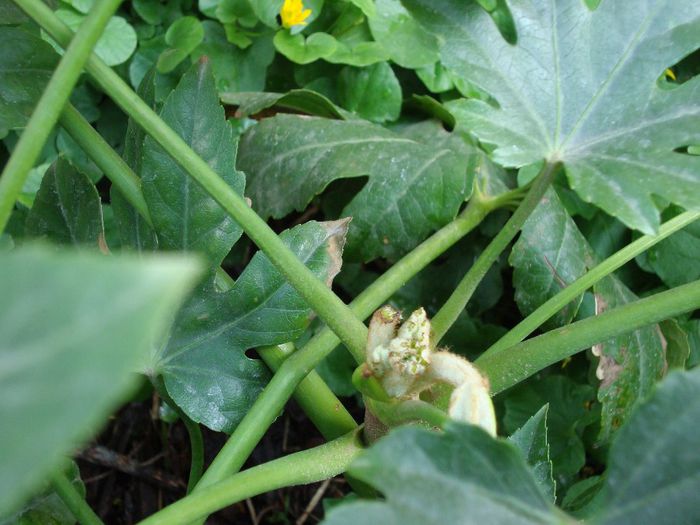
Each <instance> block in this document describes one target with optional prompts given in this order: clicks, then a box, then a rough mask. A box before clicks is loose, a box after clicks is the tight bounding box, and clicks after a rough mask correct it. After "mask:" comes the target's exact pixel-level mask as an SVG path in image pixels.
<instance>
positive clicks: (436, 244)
mask: <svg viewBox="0 0 700 525" xmlns="http://www.w3.org/2000/svg"><path fill="white" fill-rule="evenodd" d="M488 202H489V203H488V204H480V203H471V202H470V204H469V206H467V208H466V209H465V210H464V212H462V213H461V214H460V215H459V216H458V217H457V218H456V219H455V220H454V221H452V222H451V223H449V224H448V225H446V226H444V227H443V228H442V229H440V230H439V231H438V232H436V233H435V234H433V235H432V236H431V237H430V238H428V239H427V240H425V241H424V242H423V243H422V244H420V245H419V246H418V247H417V248H415V249H414V250H413V251H412V252H411V253H409V254H407V255H406V256H405V257H403V258H402V259H401V260H400V261H398V262H397V263H396V264H395V265H394V266H392V267H391V268H389V270H387V271H386V272H385V273H384V274H383V275H381V276H380V277H379V278H378V279H377V280H376V281H374V282H373V283H372V284H371V285H370V286H368V287H367V288H366V289H365V291H364V292H362V293H361V294H360V295H358V296H357V297H356V298H355V300H354V301H353V302H352V303H350V308H351V309H352V310H353V312H354V313H355V314H357V315H358V316H359V317H362V318H366V317H369V316H370V315H371V314H372V313H373V312H374V310H376V309H377V308H379V307H380V306H381V305H382V303H384V301H386V300H387V299H388V298H389V297H391V295H393V294H394V292H396V290H398V289H399V288H401V286H403V285H404V284H405V283H406V282H407V281H408V280H409V279H410V278H411V277H413V276H414V275H415V274H416V273H418V272H419V271H421V270H422V269H423V268H425V267H426V266H427V265H428V264H430V263H431V262H432V261H433V260H435V258H436V257H438V256H439V255H440V254H442V253H443V252H444V251H445V250H447V249H448V248H449V247H450V246H452V245H453V244H454V243H455V242H457V241H458V240H459V239H461V238H462V237H464V236H465V235H466V234H467V233H468V232H470V231H471V230H472V229H474V228H475V227H476V226H477V225H478V224H479V223H480V222H481V221H482V220H483V218H484V217H485V216H486V215H487V214H488V213H489V212H490V211H491V210H492V209H494V208H495V207H496V206H498V204H499V202H498V201H494V202H491V201H488ZM339 343H340V340H339V339H338V337H337V336H336V335H335V334H334V333H333V332H332V331H331V330H329V329H328V328H324V329H322V330H321V331H320V332H319V333H318V334H317V335H316V336H314V337H313V338H312V339H311V340H310V341H309V342H308V343H307V344H306V345H305V346H304V347H303V348H302V349H300V350H299V351H297V352H295V353H294V354H292V355H291V356H290V357H289V358H287V360H286V361H284V362H283V363H282V364H281V365H280V368H279V370H278V371H277V373H276V374H275V375H274V376H273V377H272V379H271V380H270V382H269V383H268V384H267V386H266V387H265V389H264V390H263V391H262V393H261V394H260V396H259V397H258V399H256V400H255V403H253V406H252V407H251V409H250V410H249V411H248V413H247V414H246V415H245V416H244V417H243V420H242V421H241V422H240V423H239V424H238V426H237V427H236V430H235V431H234V432H233V434H232V435H231V437H230V438H229V439H228V441H227V442H226V444H225V445H224V447H223V448H222V449H221V451H220V452H219V454H218V455H217V456H216V458H215V459H214V462H213V463H212V464H211V466H210V467H209V468H208V469H207V471H206V472H205V473H204V476H202V480H201V482H200V484H199V485H198V486H197V488H196V489H195V492H197V490H199V488H200V487H206V486H207V485H210V484H213V483H216V482H217V481H220V480H222V479H224V478H225V477H226V476H229V475H231V474H233V473H235V472H237V471H238V470H239V469H240V468H241V466H242V465H243V463H245V461H246V459H248V456H249V455H250V453H251V452H252V450H253V449H254V448H255V446H256V445H257V444H258V442H259V441H260V439H261V438H262V436H263V435H264V434H265V432H267V429H268V428H269V427H270V425H271V424H272V422H273V421H274V420H275V419H276V418H277V416H278V415H279V413H280V412H281V411H282V409H283V408H284V405H285V403H286V402H287V400H288V399H289V398H290V397H291V396H292V393H293V392H294V389H295V387H296V385H298V384H299V383H300V382H301V381H302V380H303V379H304V378H305V377H306V376H307V374H309V372H311V371H312V370H313V369H314V368H315V367H316V365H318V363H319V362H321V360H323V359H324V358H325V357H326V356H327V355H328V354H329V353H330V352H331V351H332V350H333V349H334V348H335V347H336V346H338V344H339ZM353 355H355V354H353ZM355 359H357V360H358V363H359V362H361V361H364V352H363V353H362V354H358V355H355Z"/></svg>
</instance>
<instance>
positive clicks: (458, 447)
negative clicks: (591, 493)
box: [324, 423, 561, 525]
mask: <svg viewBox="0 0 700 525" xmlns="http://www.w3.org/2000/svg"><path fill="white" fill-rule="evenodd" d="M348 472H349V474H351V475H352V476H353V477H355V478H358V479H360V480H362V481H365V482H367V483H370V484H371V485H373V486H374V487H376V488H377V489H379V490H380V491H381V492H382V493H383V494H384V496H385V497H386V500H385V501H381V500H376V501H372V502H357V503H348V504H344V505H342V506H339V507H336V508H335V509H333V510H332V511H331V512H330V513H329V516H328V518H327V519H326V521H325V522H324V523H325V524H327V525H355V524H357V523H383V524H384V523H386V524H392V525H393V524H399V523H400V524H402V525H444V524H446V523H455V524H456V523H459V524H460V525H471V524H474V525H477V524H478V525H483V524H484V523H498V524H501V525H516V524H517V525H526V524H559V523H561V520H560V519H559V516H557V515H555V510H554V506H553V505H552V504H551V503H550V502H549V501H548V498H547V497H546V496H545V495H544V494H542V492H541V490H540V488H539V486H538V485H537V482H536V481H535V478H534V476H533V475H532V472H531V471H530V470H529V469H528V467H527V465H526V464H525V461H524V460H523V458H522V456H521V454H520V453H519V451H518V450H517V448H516V447H515V446H513V445H512V444H510V443H507V442H506V441H502V440H496V439H493V438H492V437H490V436H489V435H488V434H486V433H485V432H484V431H483V430H481V429H480V428H477V427H474V426H467V425H462V424H457V423H450V424H449V425H448V426H447V428H446V429H445V432H444V433H443V434H437V433H434V432H429V431H427V430H424V429H419V428H415V427H413V428H411V427H405V428H400V429H398V430H395V431H393V432H392V433H390V434H389V435H388V436H387V437H385V438H383V439H381V440H380V441H378V442H377V443H376V444H375V445H374V446H373V447H371V448H370V449H368V450H367V451H365V452H364V453H363V454H362V455H360V456H359V457H358V458H357V459H356V460H355V461H354V462H353V463H352V464H351V465H350V469H349V470H348Z"/></svg>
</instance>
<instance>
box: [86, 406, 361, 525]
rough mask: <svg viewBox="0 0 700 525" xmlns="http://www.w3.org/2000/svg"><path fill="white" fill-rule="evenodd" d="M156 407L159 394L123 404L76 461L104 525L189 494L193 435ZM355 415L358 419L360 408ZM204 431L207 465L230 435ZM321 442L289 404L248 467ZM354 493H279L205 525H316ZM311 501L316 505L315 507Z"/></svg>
mask: <svg viewBox="0 0 700 525" xmlns="http://www.w3.org/2000/svg"><path fill="white" fill-rule="evenodd" d="M158 406H159V400H158V398H157V396H156V395H155V394H153V396H152V397H151V398H150V399H147V400H145V401H140V402H132V403H129V404H128V405H126V406H124V407H123V408H122V409H121V410H120V411H119V412H117V414H116V415H115V416H114V417H113V418H112V419H111V420H110V421H109V423H108V426H107V428H105V430H104V431H103V432H102V433H101V434H100V436H99V437H98V438H97V439H96V440H95V441H94V442H93V443H91V444H90V445H88V446H86V447H85V448H84V449H83V450H82V451H81V452H80V453H79V454H78V456H77V461H78V464H79V466H80V472H81V476H82V479H83V481H84V483H85V486H86V489H87V501H88V503H89V504H90V505H91V506H92V508H93V509H94V510H95V511H96V512H97V514H98V515H99V516H100V517H101V518H102V520H103V521H104V522H105V524H106V525H130V524H133V523H137V522H138V521H140V520H141V519H143V518H145V517H147V516H149V515H151V514H153V513H154V512H156V511H158V510H159V509H161V508H163V507H165V506H167V505H168V504H170V503H172V502H174V501H177V500H178V499H180V498H182V497H183V496H184V495H185V492H186V486H187V478H188V476H189V465H190V452H189V439H188V436H187V431H186V430H185V427H184V425H183V424H182V423H181V422H180V421H178V422H175V423H172V424H168V423H165V422H163V421H162V420H161V419H159V417H158ZM355 410H356V412H357V413H356V414H354V415H356V417H357V416H358V414H361V410H360V409H359V407H355ZM202 430H203V435H204V445H205V459H206V464H207V465H208V464H209V463H210V462H211V461H212V459H213V458H214V456H215V455H216V453H217V452H218V450H219V449H220V448H221V447H222V446H223V445H224V443H225V441H226V438H227V436H226V435H225V434H222V433H217V432H212V431H210V430H208V429H206V428H204V427H202ZM323 442H324V440H323V438H322V437H321V435H320V434H319V433H318V431H317V430H316V429H315V428H314V426H313V425H312V424H311V423H310V421H309V420H308V419H307V418H306V415H305V414H304V413H303V411H302V410H301V409H300V408H299V407H298V406H297V405H296V404H295V403H294V402H290V403H289V404H288V406H287V408H286V410H285V411H284V413H283V414H282V415H281V416H280V417H279V418H278V419H277V421H275V423H274V424H273V425H272V427H271V428H270V429H269V430H268V432H267V433H266V435H265V437H264V438H263V440H262V441H261V442H260V444H259V445H258V447H257V448H256V449H255V451H254V452H253V454H252V455H251V458H250V459H249V460H248V462H247V463H246V465H245V467H244V468H248V467H251V466H253V465H257V464H260V463H264V462H266V461H270V460H272V459H275V458H278V457H280V456H283V455H286V454H291V453H293V452H297V451H299V450H302V449H307V448H310V447H314V446H316V445H320V444H322V443H323ZM348 492H349V488H348V486H347V484H346V482H345V480H344V479H343V478H342V477H338V478H334V479H332V480H330V481H328V482H325V483H315V484H312V485H306V486H298V487H290V488H285V489H282V490H276V491H273V492H270V493H267V494H263V495H260V496H257V497H255V498H251V499H250V500H247V501H243V502H240V503H238V504H236V505H233V506H231V507H229V508H227V509H224V510H222V511H220V512H218V513H217V514H215V515H213V516H211V517H210V518H209V519H208V520H207V524H210V525H224V524H227V525H228V524H236V525H265V524H284V525H286V524H294V525H303V524H315V523H318V522H319V521H321V519H322V517H323V500H324V499H327V498H340V497H342V496H344V495H345V494H347V493H348ZM315 496H316V497H315ZM312 500H316V501H318V504H316V505H314V506H313V508H310V509H309V508H308V507H309V504H310V503H312Z"/></svg>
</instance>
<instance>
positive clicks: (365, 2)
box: [347, 0, 377, 18]
mask: <svg viewBox="0 0 700 525" xmlns="http://www.w3.org/2000/svg"><path fill="white" fill-rule="evenodd" d="M347 1H348V2H350V3H351V4H353V5H355V6H357V7H359V8H360V10H361V11H362V13H363V14H364V15H365V16H366V17H367V18H372V17H373V16H375V15H376V14H377V9H376V7H375V3H374V2H373V1H372V0H347ZM375 1H376V0H375Z"/></svg>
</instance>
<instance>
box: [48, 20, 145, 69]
mask: <svg viewBox="0 0 700 525" xmlns="http://www.w3.org/2000/svg"><path fill="white" fill-rule="evenodd" d="M56 16H58V17H59V18H60V19H61V20H62V21H63V22H64V23H65V24H66V25H67V26H68V27H70V28H71V29H72V30H73V31H77V30H78V28H79V27H80V24H82V22H83V20H85V15H83V14H81V13H77V12H75V11H73V10H71V9H59V10H57V11H56ZM137 44H138V38H137V36H136V30H135V29H134V28H133V27H132V26H131V24H129V23H128V22H127V21H126V20H125V19H124V18H122V17H121V16H113V17H112V18H111V19H110V21H109V23H108V24H107V27H105V30H104V31H103V32H102V36H100V39H99V40H98V41H97V45H96V46H95V54H96V55H97V56H98V57H100V58H101V59H102V60H103V61H104V63H105V64H107V65H108V66H117V65H119V64H123V63H124V62H126V61H127V60H129V57H130V56H131V55H132V54H133V53H134V51H136V45H137Z"/></svg>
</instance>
